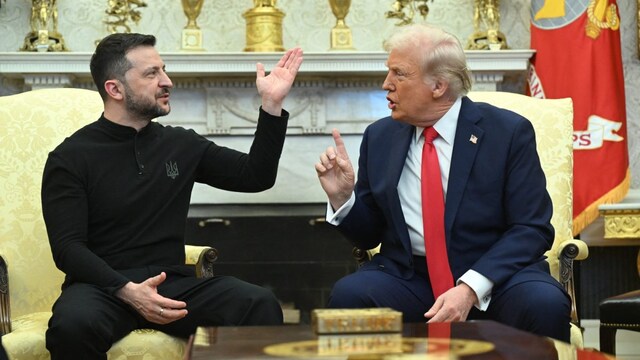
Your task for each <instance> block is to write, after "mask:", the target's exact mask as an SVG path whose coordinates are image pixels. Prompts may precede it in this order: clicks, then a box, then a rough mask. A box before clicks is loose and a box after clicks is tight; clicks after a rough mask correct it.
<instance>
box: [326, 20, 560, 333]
mask: <svg viewBox="0 0 640 360" xmlns="http://www.w3.org/2000/svg"><path fill="white" fill-rule="evenodd" d="M385 49H386V50H387V51H388V52H389V57H388V60H387V64H386V65H387V67H388V68H389V72H388V75H387V77H386V79H385V81H384V84H383V89H384V90H386V91H387V92H388V95H387V100H388V102H389V103H388V106H389V109H390V110H391V116H390V117H386V118H383V119H380V120H378V121H376V122H375V123H373V124H371V125H370V126H369V127H368V128H367V129H366V131H365V133H364V135H363V139H362V144H361V147H360V158H359V162H358V179H357V182H356V181H355V173H354V170H353V167H352V164H351V161H350V160H349V156H348V154H347V152H346V149H345V146H344V142H343V140H342V138H341V137H340V133H339V132H338V131H337V130H334V131H333V138H334V141H335V147H333V146H332V147H329V148H328V149H327V150H326V151H325V152H323V153H322V154H321V155H320V161H319V162H318V163H317V164H316V165H315V168H316V172H317V173H318V177H319V179H320V183H321V185H322V188H323V189H324V191H325V192H326V193H327V196H328V199H329V206H328V213H327V220H328V221H329V222H330V223H332V224H334V225H337V226H338V229H340V231H341V232H342V233H344V234H345V235H346V236H347V237H348V238H349V239H350V240H351V241H352V242H353V244H354V245H355V246H357V247H360V248H363V249H372V248H374V247H376V246H378V245H379V244H381V248H380V252H379V253H378V254H377V255H375V256H374V257H373V259H372V260H371V261H370V262H368V263H366V264H365V265H364V266H363V267H361V268H360V269H359V270H358V271H356V272H355V273H353V274H350V275H348V276H346V277H344V278H342V279H340V280H339V281H338V282H336V284H335V285H334V288H333V290H332V294H331V297H330V300H329V304H328V306H329V307H332V308H368V307H391V308H393V309H396V310H398V311H401V312H402V313H403V318H404V320H405V321H407V322H415V321H424V320H428V321H429V322H450V321H465V320H467V319H491V320H495V321H498V322H501V323H504V324H507V325H511V326H513V327H516V328H519V329H523V330H526V331H530V332H533V333H536V334H539V335H543V336H550V337H553V338H556V339H559V340H563V341H567V342H568V341H569V329H570V325H569V322H570V302H569V296H568V295H567V293H566V292H565V291H564V290H563V288H562V286H561V285H560V284H559V283H558V282H557V281H556V280H555V279H553V277H552V276H551V275H550V274H549V268H548V264H547V262H546V261H545V256H544V253H545V252H546V251H547V250H548V249H550V247H551V245H552V243H553V238H554V230H553V227H552V226H551V223H550V220H551V215H552V205H551V199H550V197H549V195H548V193H547V190H546V179H545V176H544V173H543V171H542V168H541V166H540V160H539V158H538V154H537V151H536V141H535V134H534V130H533V127H532V125H531V123H530V122H529V121H528V120H527V119H525V118H523V117H522V116H520V115H518V114H515V113H513V112H511V111H508V110H504V109H499V108H496V107H494V106H491V105H488V104H485V103H474V102H473V101H471V100H469V98H467V97H466V96H465V95H466V93H467V92H468V91H469V89H470V88H471V81H470V74H469V71H468V69H467V64H466V60H465V54H464V51H463V50H462V47H461V46H460V42H459V41H458V40H457V39H456V38H455V37H454V36H452V35H450V34H448V33H446V32H444V31H442V30H440V29H437V28H433V27H429V26H426V25H411V26H406V27H403V28H402V29H401V30H400V31H398V32H397V33H395V34H393V35H392V36H391V38H390V39H389V40H388V41H387V42H386V44H385ZM430 127H433V129H435V130H436V131H437V134H438V137H437V138H436V139H435V140H433V146H434V147H435V149H436V152H437V158H438V162H437V163H436V164H439V169H440V172H441V175H440V179H441V183H442V193H443V195H442V196H441V197H444V203H445V205H444V216H442V217H441V218H443V219H441V220H440V222H441V223H442V222H444V230H443V231H442V233H443V234H444V236H443V237H444V238H445V241H446V255H445V256H444V258H445V259H444V260H445V261H446V260H447V259H448V265H449V266H448V268H450V270H451V271H450V274H451V275H450V276H452V281H451V286H450V287H449V288H448V290H447V289H445V291H444V292H443V293H442V294H441V295H439V296H434V293H433V291H432V287H431V281H432V280H430V277H429V271H428V270H427V265H426V260H429V261H441V260H443V259H442V258H437V256H435V255H431V258H429V256H430V254H429V252H426V251H425V243H424V235H423V234H424V233H425V232H427V233H428V232H429V229H427V228H423V210H422V200H421V163H422V158H421V152H422V147H423V144H424V142H425V140H424V137H423V136H422V132H423V130H424V131H425V133H426V130H427V129H428V128H430ZM430 131H431V130H430ZM436 168H438V165H436ZM436 181H437V180H436ZM425 209H426V210H425V211H424V212H425V213H426V212H428V211H429V210H428V208H425ZM441 227H442V224H441ZM425 256H426V259H425Z"/></svg>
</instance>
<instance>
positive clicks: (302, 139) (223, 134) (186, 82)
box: [0, 50, 533, 204]
mask: <svg viewBox="0 0 640 360" xmlns="http://www.w3.org/2000/svg"><path fill="white" fill-rule="evenodd" d="M466 54H467V60H468V63H469V68H470V70H471V71H472V74H473V81H474V85H473V89H474V90H485V91H486V90H489V91H494V90H497V89H499V88H500V83H501V82H502V80H503V78H504V76H505V75H507V74H510V73H514V72H520V73H523V72H525V71H526V70H527V68H528V64H529V58H530V57H531V56H532V54H533V50H505V51H467V52H466ZM161 56H162V58H163V60H164V61H165V63H166V66H167V72H168V73H169V76H170V77H171V79H172V81H173V82H174V89H173V91H172V95H171V104H172V111H171V114H170V115H168V116H166V117H163V118H161V119H159V121H161V122H162V123H165V124H171V125H178V126H184V127H187V128H192V129H194V130H195V131H197V132H198V133H200V134H203V135H205V136H207V137H209V138H211V139H212V140H213V141H215V142H216V143H218V144H220V145H224V146H228V147H232V148H235V149H238V150H241V151H248V149H249V147H250V145H251V140H252V137H251V135H252V134H253V132H254V130H255V121H256V119H257V108H258V106H259V105H260V99H259V97H258V96H257V92H256V90H255V71H256V63H257V62H262V63H263V64H264V65H265V68H266V70H267V72H268V71H269V70H270V69H271V68H273V66H274V65H275V64H276V62H277V61H278V59H279V58H280V56H281V53H162V54H161ZM90 57H91V54H90V53H74V52H69V53H23V52H19V53H0V78H4V79H5V81H9V82H11V84H13V85H14V86H15V87H16V88H18V89H21V90H18V91H28V90H37V89H40V88H50V87H80V88H93V87H94V85H93V83H92V81H91V78H90V73H89V60H90ZM386 58H387V54H386V53H384V52H323V53H305V54H304V63H303V65H302V67H301V68H300V72H299V74H298V78H297V79H296V83H295V84H294V87H293V89H292V91H291V93H290V95H289V96H288V97H287V99H286V102H285V108H286V109H287V110H288V111H289V112H290V113H291V118H290V122H289V127H288V132H287V134H288V138H287V141H286V143H285V148H284V151H283V155H282V158H281V162H280V168H279V173H278V180H277V182H276V185H275V187H274V188H273V189H271V190H269V191H265V192H262V193H259V194H237V193H229V192H224V191H220V190H216V189H211V188H209V187H205V186H199V185H197V186H196V187H195V188H194V192H193V197H192V202H193V203H194V204H249V203H253V204H256V203H262V204H269V203H321V202H324V201H325V196H324V193H323V192H322V189H321V188H320V186H319V184H318V180H317V178H316V174H315V170H314V163H315V162H316V161H317V158H318V155H319V153H320V152H321V151H323V150H324V149H325V148H326V147H327V146H329V145H331V144H332V139H331V136H330V135H329V134H330V132H331V129H333V128H337V129H339V130H340V131H341V132H342V133H343V135H344V139H345V143H346V145H347V149H348V151H349V153H350V155H351V157H352V160H353V161H354V162H355V161H356V160H357V155H358V147H359V144H360V138H361V134H362V132H363V131H364V129H365V127H366V126H367V125H368V124H369V123H371V122H372V121H374V120H376V119H378V118H380V117H384V116H387V115H388V114H389V110H388V108H387V102H386V100H385V96H386V92H385V91H383V90H382V89H381V84H382V82H383V80H384V77H385V75H386V72H387V68H386V66H385V61H386Z"/></svg>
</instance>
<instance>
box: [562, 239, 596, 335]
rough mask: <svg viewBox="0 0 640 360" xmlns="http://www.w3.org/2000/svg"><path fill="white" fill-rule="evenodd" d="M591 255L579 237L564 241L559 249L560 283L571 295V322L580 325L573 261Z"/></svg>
mask: <svg viewBox="0 0 640 360" xmlns="http://www.w3.org/2000/svg"><path fill="white" fill-rule="evenodd" d="M587 256H589V247H588V246H587V244H586V243H585V242H584V241H582V240H578V239H571V240H566V241H563V242H562V243H561V244H560V248H559V249H558V260H559V263H560V279H559V280H560V283H561V284H562V286H564V289H565V290H566V291H567V293H569V295H570V297H571V322H572V323H574V324H576V325H578V323H579V320H578V309H577V307H576V293H575V279H574V278H573V261H574V260H584V259H586V258H587Z"/></svg>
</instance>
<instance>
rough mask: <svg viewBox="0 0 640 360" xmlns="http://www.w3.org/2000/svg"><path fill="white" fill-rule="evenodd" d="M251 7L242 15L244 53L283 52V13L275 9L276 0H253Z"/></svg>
mask: <svg viewBox="0 0 640 360" xmlns="http://www.w3.org/2000/svg"><path fill="white" fill-rule="evenodd" d="M253 5H254V6H253V8H251V9H249V10H247V11H245V13H244V14H242V17H243V18H245V20H246V22H247V35H246V40H247V46H246V47H245V48H244V51H284V46H283V45H282V18H284V15H285V13H284V12H282V11H281V10H279V9H278V8H276V0H253Z"/></svg>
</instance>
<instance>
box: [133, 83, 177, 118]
mask: <svg viewBox="0 0 640 360" xmlns="http://www.w3.org/2000/svg"><path fill="white" fill-rule="evenodd" d="M125 87H126V91H125V105H126V107H127V111H128V112H129V113H130V114H133V115H134V116H135V117H137V118H142V119H149V120H152V119H155V118H157V117H160V116H165V115H167V114H169V111H170V110H171V107H169V110H164V109H162V108H161V107H160V106H159V105H158V104H157V103H156V102H155V101H153V102H151V101H148V100H147V99H145V98H142V97H134V96H133V91H131V89H130V88H129V87H128V86H126V85H125ZM168 92H169V90H168V89H162V90H161V93H160V94H158V95H162V94H165V93H168ZM154 100H155V98H154Z"/></svg>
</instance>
